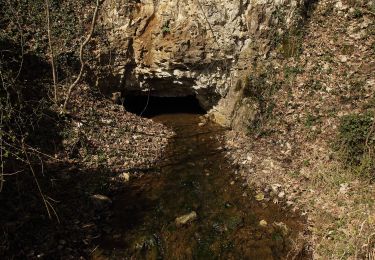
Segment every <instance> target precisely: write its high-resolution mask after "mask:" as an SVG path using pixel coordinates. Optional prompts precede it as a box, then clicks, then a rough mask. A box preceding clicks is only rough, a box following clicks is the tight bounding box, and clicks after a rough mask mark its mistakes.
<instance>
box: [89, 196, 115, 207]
mask: <svg viewBox="0 0 375 260" xmlns="http://www.w3.org/2000/svg"><path fill="white" fill-rule="evenodd" d="M90 199H91V202H92V204H93V205H94V207H95V209H98V210H101V209H105V208H107V207H109V205H111V204H112V200H111V199H110V198H108V197H107V196H104V195H101V194H95V195H92V196H90Z"/></svg>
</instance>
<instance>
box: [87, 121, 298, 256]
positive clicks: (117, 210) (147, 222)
mask: <svg viewBox="0 0 375 260" xmlns="http://www.w3.org/2000/svg"><path fill="white" fill-rule="evenodd" d="M200 118H201V117H200V115H193V114H169V115H160V116H156V117H154V118H153V120H155V121H158V122H161V123H163V124H166V125H168V126H169V127H171V128H173V129H174V131H175V132H176V136H175V138H173V139H172V140H171V142H170V145H169V147H168V148H167V152H166V154H165V157H164V158H165V159H164V160H162V161H161V162H160V163H159V165H158V167H159V169H160V171H159V172H157V173H148V174H145V175H143V176H141V177H140V178H134V179H131V181H130V182H129V183H128V184H127V186H126V188H125V189H124V191H123V192H122V193H120V194H117V195H116V196H115V197H114V198H113V207H114V217H113V223H112V229H113V230H114V231H113V232H112V233H111V234H110V235H108V236H106V237H105V238H103V241H102V243H101V245H100V247H99V249H98V250H96V252H97V253H96V256H94V258H96V259H283V258H285V257H286V256H287V254H288V251H289V250H290V249H291V248H290V245H291V244H292V242H291V240H292V239H295V237H296V235H297V234H298V232H300V231H301V230H302V227H303V220H302V219H301V218H298V217H296V215H294V214H292V213H290V212H288V211H284V210H281V208H280V207H279V206H277V205H274V204H271V203H268V204H264V203H261V202H257V201H255V200H254V199H253V198H254V196H253V194H252V192H251V191H250V189H249V187H245V186H244V185H241V184H242V182H241V181H240V178H238V179H236V175H235V169H234V166H233V165H232V164H231V163H230V162H229V161H228V159H226V158H225V157H224V154H225V151H224V149H223V140H222V139H223V133H224V131H225V130H224V129H223V128H221V127H220V126H218V125H216V124H214V123H212V122H208V123H206V124H205V125H204V126H199V125H198V124H199V123H200V122H201V119H200ZM193 211H195V212H196V214H197V218H196V219H195V220H193V221H192V222H190V223H188V224H186V225H183V226H178V225H176V223H175V219H176V218H177V217H180V216H182V215H185V214H189V213H191V212H193ZM261 220H265V221H266V222H267V223H268V224H267V226H261V225H260V224H259V222H260V221H261ZM280 222H282V223H284V224H285V225H284V224H280ZM273 223H279V225H282V226H283V227H285V226H286V227H287V230H288V231H289V232H287V230H286V229H285V228H278V226H277V225H275V224H273ZM286 234H288V235H287V236H286Z"/></svg>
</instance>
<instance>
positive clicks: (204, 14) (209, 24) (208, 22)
mask: <svg viewBox="0 0 375 260" xmlns="http://www.w3.org/2000/svg"><path fill="white" fill-rule="evenodd" d="M197 2H198V5H199V8H200V9H201V11H202V13H203V16H204V19H206V22H207V24H208V27H209V28H210V31H211V33H212V36H213V37H214V40H215V42H216V44H217V47H218V48H219V49H220V43H219V42H218V40H217V38H216V35H215V32H214V30H213V29H212V26H211V23H210V21H209V20H208V18H207V15H206V13H205V12H204V9H203V6H202V4H201V2H200V1H199V0H197Z"/></svg>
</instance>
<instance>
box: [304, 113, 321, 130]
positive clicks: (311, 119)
mask: <svg viewBox="0 0 375 260" xmlns="http://www.w3.org/2000/svg"><path fill="white" fill-rule="evenodd" d="M319 122H320V116H314V115H313V114H310V113H309V114H307V116H306V119H305V126H306V127H307V128H311V127H312V126H314V125H316V124H317V123H319Z"/></svg>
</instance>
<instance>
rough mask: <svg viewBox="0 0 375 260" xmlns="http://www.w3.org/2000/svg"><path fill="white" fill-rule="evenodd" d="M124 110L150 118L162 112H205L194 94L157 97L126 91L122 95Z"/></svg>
mask: <svg viewBox="0 0 375 260" xmlns="http://www.w3.org/2000/svg"><path fill="white" fill-rule="evenodd" d="M124 106H125V109H126V111H129V112H131V113H134V114H137V115H141V116H143V117H147V118H151V117H154V116H157V115H162V114H179V113H183V114H205V113H206V111H205V110H204V109H203V108H202V107H201V105H200V104H199V101H198V99H197V98H196V97H195V95H189V96H178V97H159V96H152V95H150V96H149V95H139V94H137V93H128V94H126V95H125V97H124Z"/></svg>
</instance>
